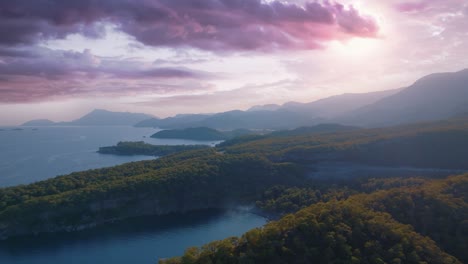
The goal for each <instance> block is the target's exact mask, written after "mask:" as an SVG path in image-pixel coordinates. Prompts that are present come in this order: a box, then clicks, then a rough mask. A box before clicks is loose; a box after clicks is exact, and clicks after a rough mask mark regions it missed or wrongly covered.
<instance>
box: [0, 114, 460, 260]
mask: <svg viewBox="0 0 468 264" xmlns="http://www.w3.org/2000/svg"><path fill="white" fill-rule="evenodd" d="M117 147H119V146H117ZM120 147H123V149H126V148H128V149H130V150H128V151H130V152H132V151H134V150H135V149H140V150H142V151H156V150H151V147H150V146H146V145H145V143H141V142H140V143H121V144H120ZM147 148H148V150H145V149H147ZM194 148H197V147H194ZM140 150H139V151H140ZM112 151H116V150H115V149H114V150H112ZM159 151H167V152H168V153H165V154H166V155H167V156H164V157H161V158H159V159H155V160H150V161H141V162H132V163H127V164H124V165H120V166H116V167H111V168H104V169H96V170H89V171H84V172H77V173H72V174H69V175H64V176H59V177H56V178H53V179H49V180H45V181H41V182H37V183H33V184H28V185H20V186H15V187H8V188H2V189H0V238H3V239H8V238H11V237H16V236H27V235H32V234H40V233H47V232H59V231H67V232H72V231H75V230H81V229H85V228H92V227H94V226H97V225H102V224H105V223H108V222H111V221H116V220H123V219H126V218H130V217H136V216H145V215H165V214H169V213H174V212H188V211H194V210H201V209H208V208H220V209H222V208H225V207H226V206H227V205H232V204H237V205H239V204H255V205H256V207H257V210H259V212H260V213H262V214H265V215H268V216H270V218H271V219H276V221H273V222H271V223H269V224H267V225H266V226H265V227H263V228H259V229H254V230H252V231H250V232H248V233H246V234H245V235H243V236H242V237H239V238H229V239H226V240H222V241H216V242H213V243H211V244H208V245H206V246H203V247H202V248H190V249H188V250H187V252H186V254H184V256H181V257H180V258H174V259H169V260H161V262H162V263H311V262H316V263H467V262H468V256H467V252H466V250H465V249H466V248H468V242H467V239H468V222H467V221H468V220H467V219H468V174H465V175H460V176H452V177H418V175H415V177H405V178H401V177H400V178H395V177H392V178H388V177H360V176H359V175H355V177H350V178H346V179H328V178H323V179H316V178H310V177H308V175H309V173H310V169H311V166H313V165H314V164H318V163H320V162H323V161H340V162H342V161H346V162H352V163H360V164H370V165H382V166H414V167H422V168H440V169H454V170H466V169H468V160H467V159H466V157H467V156H468V119H464V118H457V119H450V120H446V121H440V122H430V123H420V124H414V125H405V126H398V127H389V128H380V129H355V128H353V129H345V130H337V131H334V132H330V131H327V132H317V131H311V130H308V129H302V130H299V131H292V132H291V134H289V133H287V132H282V133H273V134H270V135H246V136H240V137H236V138H233V139H232V140H228V141H225V142H223V143H222V144H220V145H218V146H217V147H214V148H200V149H198V148H197V149H190V148H189V149H175V148H173V149H170V150H164V149H162V150H161V149H160V150H159ZM172 152H174V153H172ZM171 153H172V154H171Z"/></svg>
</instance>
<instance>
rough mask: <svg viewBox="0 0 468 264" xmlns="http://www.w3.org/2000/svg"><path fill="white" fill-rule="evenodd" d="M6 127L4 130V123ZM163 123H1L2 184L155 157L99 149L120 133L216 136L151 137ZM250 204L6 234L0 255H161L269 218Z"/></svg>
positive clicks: (116, 258)
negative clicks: (62, 230) (72, 229)
mask: <svg viewBox="0 0 468 264" xmlns="http://www.w3.org/2000/svg"><path fill="white" fill-rule="evenodd" d="M1 129H3V130H1ZM156 131H157V130H154V129H151V128H133V127H44V128H39V129H38V130H33V128H23V130H12V128H0V186H11V185H16V184H21V183H30V182H34V181H38V180H43V179H47V178H50V177H54V176H56V175H61V174H67V173H70V172H73V171H81V170H86V169H92V168H100V167H107V166H112V165H117V164H121V163H125V162H130V161H138V160H145V159H152V157H146V156H133V157H123V156H113V155H102V154H98V153H96V151H97V150H98V148H99V147H102V146H111V145H115V144H116V143H118V142H119V141H141V140H143V141H146V142H148V143H152V144H167V145H176V144H210V145H211V144H213V143H214V142H196V141H187V140H161V139H152V138H149V136H150V135H152V134H153V133H155V132H156ZM265 222H266V220H265V219H264V218H263V217H260V216H257V215H254V214H251V213H249V212H247V211H229V212H225V211H203V212H193V213H190V214H184V215H171V216H165V217H144V218H140V219H134V220H131V221H126V222H123V223H119V224H112V225H106V226H105V227H100V228H97V229H91V230H87V231H83V232H76V233H70V234H55V235H47V236H40V237H36V238H22V239H15V240H8V241H4V242H0V263H1V264H3V263H5V264H6V263H8V264H17V263H18V264H19V263H21V264H62V263H66V264H74V263H77V264H78V263H80V264H83V263H112V264H119V263H122V264H123V263H152V264H154V263H157V260H158V258H166V257H171V256H177V255H180V254H182V253H183V252H184V250H185V249H186V248H187V247H190V246H201V245H203V244H205V243H208V242H210V241H212V240H217V239H223V238H226V237H230V236H234V235H241V234H242V233H244V232H245V231H247V230H249V229H252V228H254V227H259V226H262V225H263V224H265Z"/></svg>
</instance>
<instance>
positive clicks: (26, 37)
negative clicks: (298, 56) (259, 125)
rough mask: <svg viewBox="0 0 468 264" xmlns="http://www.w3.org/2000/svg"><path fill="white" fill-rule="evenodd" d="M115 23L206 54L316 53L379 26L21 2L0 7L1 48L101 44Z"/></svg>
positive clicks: (111, 4) (153, 6)
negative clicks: (49, 42)
mask: <svg viewBox="0 0 468 264" xmlns="http://www.w3.org/2000/svg"><path fill="white" fill-rule="evenodd" d="M98 22H107V23H112V24H115V25H116V26H117V28H118V29H120V30H121V31H123V32H126V33H127V34H129V35H131V36H133V37H135V38H136V39H137V40H138V41H140V42H141V43H143V44H145V45H151V46H167V47H178V46H179V47H180V46H190V47H195V48H199V49H204V50H214V51H219V50H269V49H314V48H318V47H321V46H322V43H323V42H326V41H329V40H335V39H343V38H350V37H374V36H375V35H376V34H377V32H378V25H377V24H376V22H375V20H374V19H372V18H371V17H368V16H363V15H361V14H360V13H359V11H358V10H356V9H355V8H353V7H352V6H351V7H349V8H344V7H343V6H342V5H340V4H336V3H331V2H328V1H324V2H323V3H321V2H316V1H315V2H308V3H306V4H304V5H297V4H292V3H285V2H282V1H272V2H268V3H266V2H263V1H261V0H103V1H93V0H80V1H72V0H35V1H29V0H16V1H2V2H1V3H0V34H1V35H2V38H0V44H6V45H12V44H18V43H29V44H31V43H35V42H38V41H41V40H44V39H56V38H63V37H65V36H66V35H68V34H71V33H80V34H83V35H87V36H91V37H98V36H101V35H102V34H103V30H102V28H101V27H100V26H99V25H101V26H102V23H98Z"/></svg>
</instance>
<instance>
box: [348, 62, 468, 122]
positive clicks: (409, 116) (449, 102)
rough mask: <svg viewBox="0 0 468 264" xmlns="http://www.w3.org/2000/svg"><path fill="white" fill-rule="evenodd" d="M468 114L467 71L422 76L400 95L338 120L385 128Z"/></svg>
mask: <svg viewBox="0 0 468 264" xmlns="http://www.w3.org/2000/svg"><path fill="white" fill-rule="evenodd" d="M467 112H468V69H466V70H463V71H459V72H452V73H436V74H431V75H428V76H426V77H423V78H421V79H419V80H418V81H416V82H415V83H414V84H413V85H411V86H409V87H408V88H405V89H403V90H401V91H400V92H398V93H396V94H394V95H391V96H388V97H386V98H383V99H381V100H379V101H377V102H375V103H373V104H371V105H368V106H364V107H362V108H360V109H357V110H355V111H353V112H352V113H350V114H348V115H344V116H342V117H341V118H340V119H339V121H343V122H346V123H350V124H361V125H367V126H385V125H394V124H400V123H411V122H417V121H430V120H438V119H444V118H448V117H451V116H456V115H462V114H465V113H467Z"/></svg>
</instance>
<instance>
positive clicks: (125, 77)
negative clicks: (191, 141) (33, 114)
mask: <svg viewBox="0 0 468 264" xmlns="http://www.w3.org/2000/svg"><path fill="white" fill-rule="evenodd" d="M213 77H214V75H213V74H208V73H205V72H202V71H195V70H191V69H189V68H186V67H161V66H158V65H155V64H153V63H145V62H141V61H137V60H130V59H119V58H106V57H100V56H96V55H94V54H92V53H91V51H90V50H85V51H83V52H75V51H63V50H51V49H47V48H40V47H35V48H32V47H18V48H0V103H19V102H34V101H40V100H42V101H43V100H48V99H52V98H58V97H61V98H63V97H67V96H76V95H80V96H85V95H90V94H92V95H93V96H94V95H107V96H121V95H124V94H133V93H136V92H148V93H150V92H151V93H162V94H166V93H171V92H172V93H174V92H177V91H180V90H184V89H186V88H185V87H197V83H198V81H199V80H204V81H206V80H209V79H211V78H213ZM194 90H196V88H194Z"/></svg>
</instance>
